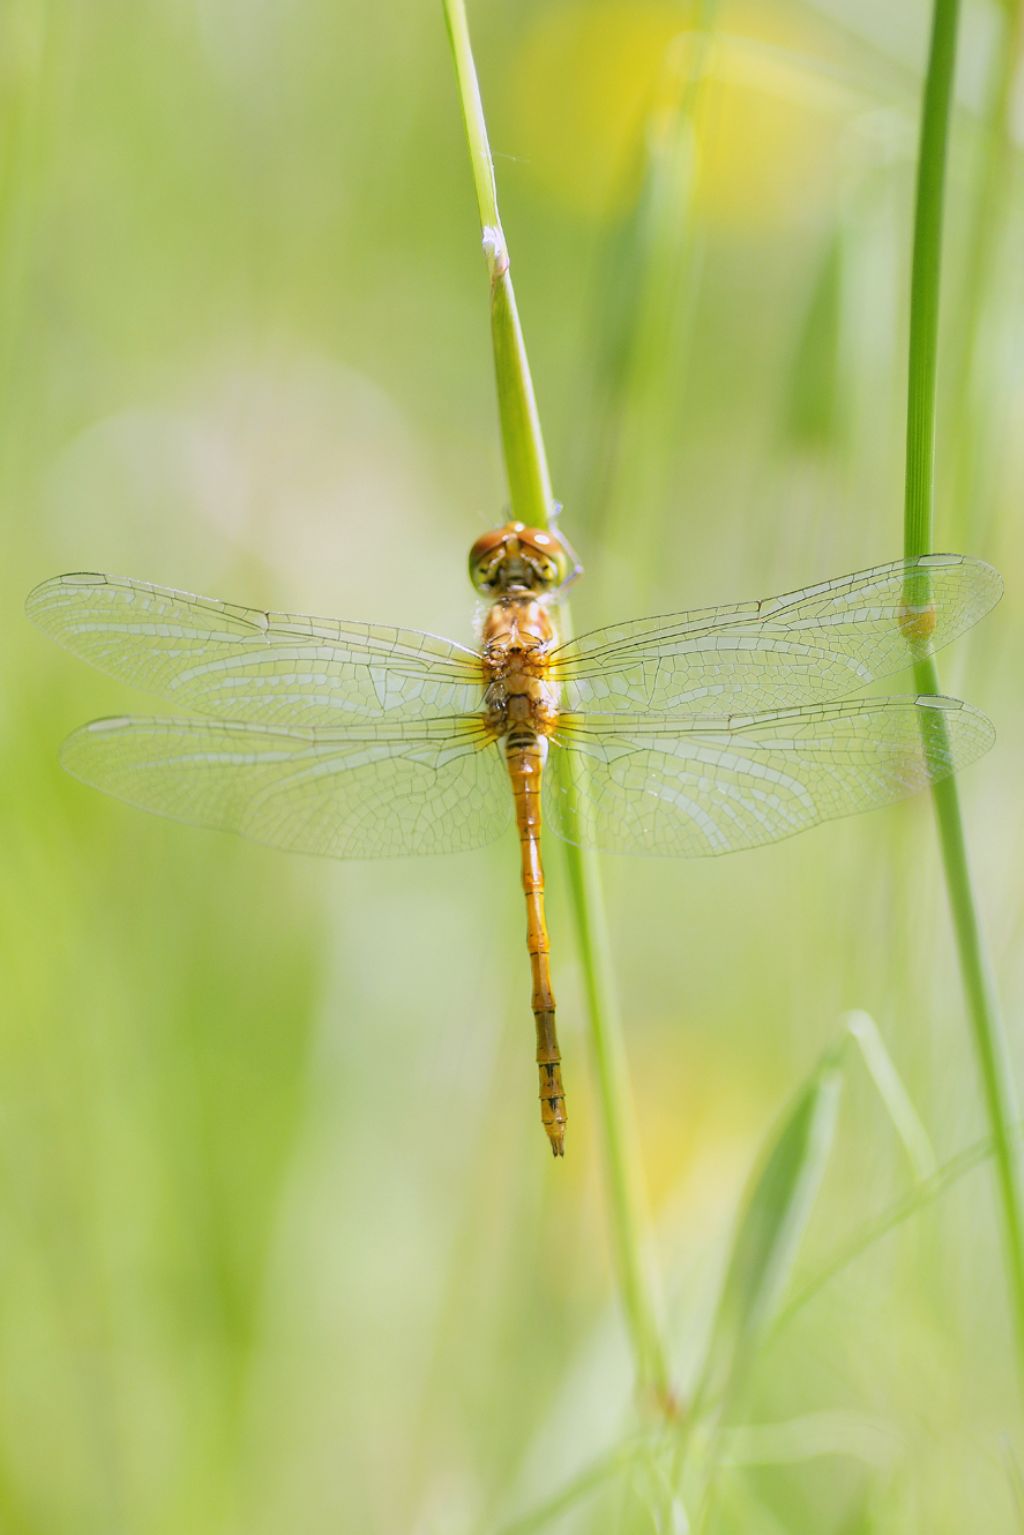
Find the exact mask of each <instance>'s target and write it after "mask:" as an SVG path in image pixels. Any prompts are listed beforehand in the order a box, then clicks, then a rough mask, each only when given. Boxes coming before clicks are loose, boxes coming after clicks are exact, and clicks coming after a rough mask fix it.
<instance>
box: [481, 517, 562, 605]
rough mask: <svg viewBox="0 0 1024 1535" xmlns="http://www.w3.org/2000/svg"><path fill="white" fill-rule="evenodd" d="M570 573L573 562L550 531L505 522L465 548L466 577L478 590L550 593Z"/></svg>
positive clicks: (518, 523)
mask: <svg viewBox="0 0 1024 1535" xmlns="http://www.w3.org/2000/svg"><path fill="white" fill-rule="evenodd" d="M572 573H573V561H572V560H571V559H570V557H569V554H568V552H567V551H566V549H565V548H564V546H563V545H562V542H561V540H560V539H559V538H558V537H557V536H556V535H555V534H554V533H547V532H545V531H544V530H543V529H542V528H528V527H527V526H526V524H525V523H523V522H507V523H506V524H505V526H504V527H503V528H492V530H491V532H490V533H484V534H482V535H481V537H480V538H478V539H477V541H476V543H475V544H474V545H473V547H472V549H471V550H470V551H469V579H470V580H471V581H472V583H473V585H474V586H475V587H476V589H477V591H478V592H482V593H483V595H484V596H485V597H491V596H493V595H494V594H495V593H496V592H511V591H527V592H553V591H555V590H557V588H558V587H560V586H561V585H563V583H564V582H565V581H566V580H568V578H569V577H570V576H571V575H572Z"/></svg>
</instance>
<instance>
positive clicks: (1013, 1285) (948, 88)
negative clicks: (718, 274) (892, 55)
mask: <svg viewBox="0 0 1024 1535" xmlns="http://www.w3.org/2000/svg"><path fill="white" fill-rule="evenodd" d="M959 11H960V5H959V0H935V7H934V11H933V16H932V34H931V46H930V52H929V59H928V70H927V76H926V80H925V90H924V101H923V106H922V113H921V137H920V155H919V159H918V171H917V194H916V203H915V212H914V252H913V265H912V277H911V297H910V358H909V376H908V398H907V473H906V501H905V508H904V544H905V550H906V553H907V555H908V556H911V557H913V556H917V555H921V554H927V553H929V552H930V551H931V549H932V547H933V532H932V530H933V521H934V504H935V406H936V390H935V383H936V365H937V352H938V319H939V287H940V267H941V247H942V222H943V202H944V194H945V181H946V159H947V146H948V139H949V123H950V115H951V107H952V99H953V78H954V69H955V64H956V48H957V29H958V23H959ZM916 679H917V686H918V689H919V691H920V692H922V693H938V692H940V691H941V689H940V686H939V676H938V669H937V667H936V665H935V662H934V660H933V659H931V658H929V659H927V660H924V661H921V662H919V664H918V666H917V668H916ZM934 799H935V810H936V816H937V820H938V830H939V840H940V844H941V848H942V858H943V864H944V868H945V876H946V885H947V888H948V891H949V900H950V906H951V910H952V916H953V925H954V929H955V932H956V942H957V950H958V954H959V960H960V969H961V973H962V976H963V983H964V991H965V995H966V1000H967V1009H968V1014H969V1018H970V1023H971V1037H972V1042H973V1046H974V1054H975V1057H976V1060H977V1064H978V1071H979V1073H980V1076H981V1083H982V1091H983V1095H984V1101H985V1110H986V1114H987V1118H988V1122H989V1127H990V1130H991V1133H992V1140H993V1145H994V1149H995V1166H996V1174H997V1178H998V1185H999V1194H1000V1205H1001V1211H1002V1225H1003V1237H1004V1244H1005V1250H1006V1260H1007V1268H1008V1278H1009V1286H1010V1301H1011V1310H1012V1312H1013V1317H1014V1324H1015V1332H1016V1340H1017V1354H1018V1368H1019V1371H1020V1376H1021V1381H1022V1384H1024V1219H1022V1213H1021V1211H1022V1201H1021V1180H1020V1167H1019V1162H1018V1158H1017V1154H1016V1150H1015V1147H1014V1143H1013V1137H1012V1132H1011V1126H1012V1124H1013V1123H1014V1122H1015V1120H1016V1117H1017V1113H1016V1107H1015V1093H1014V1087H1013V1078H1012V1073H1011V1069H1010V1060H1009V1051H1008V1048H1007V1042H1006V1035H1005V1030H1004V1027H1003V1023H1002V1020H1001V1017H1000V1013H999V1005H998V1000H997V997H996V992H995V986H994V984H993V980H992V974H991V969H990V966H989V962H988V957H987V954H986V951H985V943H984V939H983V936H982V932H981V926H980V923H979V921H978V913H977V905H976V901H975V896H974V890H973V886H972V882H971V875H970V866H969V862H968V857H967V844H966V840H965V837H964V828H963V818H962V815H961V811H960V796H959V791H958V788H957V783H956V779H955V778H949V779H946V780H945V782H943V783H941V784H938V785H936V787H935V790H934Z"/></svg>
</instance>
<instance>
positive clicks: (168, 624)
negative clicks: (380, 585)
mask: <svg viewBox="0 0 1024 1535" xmlns="http://www.w3.org/2000/svg"><path fill="white" fill-rule="evenodd" d="M26 607H27V611H28V615H29V617H30V618H31V619H33V620H34V622H35V623H37V624H38V625H39V627H40V628H41V629H45V630H46V632H47V633H48V634H51V635H52V636H53V638H54V639H55V640H57V641H58V643H59V644H61V645H63V646H65V647H66V649H68V650H70V651H73V652H74V654H75V655H77V656H81V657H82V659H83V660H85V661H88V662H90V663H91V664H92V665H93V666H96V667H98V668H99V670H100V671H103V672H107V673H109V674H110V675H111V676H112V677H116V678H118V680H120V681H122V682H129V683H131V684H133V685H134V686H136V687H140V688H145V689H146V690H148V691H151V692H154V693H162V694H163V695H164V696H165V697H167V698H170V699H173V700H174V702H175V703H176V704H180V705H181V706H182V707H183V708H189V709H197V710H198V711H199V712H200V713H202V714H208V715H215V716H217V717H218V718H221V719H228V720H250V721H255V722H258V723H262V724H270V725H288V726H303V727H309V726H315V727H323V728H327V729H334V728H338V727H344V726H345V725H346V724H347V723H348V722H349V721H352V720H362V719H376V718H379V717H380V716H382V715H390V716H393V717H395V718H401V719H408V720H417V719H427V718H431V717H433V716H437V715H444V714H459V713H463V712H467V713H468V712H471V711H473V710H475V709H479V708H480V705H481V700H482V698H483V694H484V681H483V674H482V670H481V663H480V659H479V657H478V656H477V655H476V654H475V652H474V651H472V650H466V649H463V648H462V647H461V646H459V645H455V644H452V643H451V642H450V641H449V640H442V639H437V638H435V637H434V636H433V635H430V634H421V633H420V632H419V631H418V630H415V629H391V628H387V627H385V626H383V625H377V624H358V623H347V622H345V621H344V620H342V619H336V618H310V617H307V616H306V615H304V614H301V613H265V612H261V611H260V610H259V609H257V608H242V607H236V606H235V605H233V604H232V603H229V602H219V601H217V600H215V599H214V598H211V597H192V596H189V595H188V594H187V593H185V592H175V591H171V590H170V589H168V588H167V587H162V586H151V585H149V584H148V583H147V582H145V581H131V580H128V579H122V578H119V577H115V576H102V575H70V576H57V577H56V578H55V579H54V580H52V581H44V582H43V584H42V585H41V586H37V587H36V589H35V591H33V592H32V593H31V594H30V596H29V598H28V602H27V604H26Z"/></svg>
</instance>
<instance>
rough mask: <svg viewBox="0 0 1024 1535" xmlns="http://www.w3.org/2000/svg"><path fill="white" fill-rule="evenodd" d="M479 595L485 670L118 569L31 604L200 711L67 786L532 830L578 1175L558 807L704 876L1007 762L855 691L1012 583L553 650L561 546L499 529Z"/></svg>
mask: <svg viewBox="0 0 1024 1535" xmlns="http://www.w3.org/2000/svg"><path fill="white" fill-rule="evenodd" d="M469 573H470V577H471V579H472V581H473V584H474V586H475V587H476V589H477V591H478V592H480V593H481V594H482V595H483V596H484V597H486V598H487V599H489V602H490V606H489V607H488V609H487V611H486V614H485V616H484V618H483V623H482V629H481V634H480V643H479V647H478V648H477V649H475V650H472V649H467V648H465V647H464V646H462V645H458V644H455V643H454V642H452V641H450V640H444V639H438V638H436V637H435V636H434V635H431V634H423V633H420V632H418V631H417V630H414V629H395V628H389V627H386V626H383V625H377V624H363V623H350V622H348V621H347V620H344V619H335V618H310V617H306V616H305V615H302V614H288V613H268V612H261V611H260V610H258V609H255V608H243V607H236V606H235V605H234V604H232V603H228V602H219V601H215V600H213V599H211V598H208V597H192V596H189V595H187V594H185V593H183V592H176V591H171V590H169V589H167V588H165V587H160V586H151V585H149V584H148V583H147V582H144V581H132V580H126V579H121V578H117V577H113V576H103V575H66V576H58V577H56V578H55V579H54V580H51V581H45V582H44V583H43V584H42V585H41V586H38V587H36V589H35V591H33V592H32V594H31V595H30V597H29V599H28V605H27V606H28V613H29V616H30V617H31V618H32V619H34V620H35V622H36V623H37V624H38V625H39V626H40V627H41V628H42V629H45V630H46V631H47V632H48V633H49V634H51V635H53V637H54V638H55V639H56V640H58V641H59V642H60V643H61V644H62V645H64V646H66V647H67V649H69V650H71V651H73V652H74V653H75V654H76V655H79V656H81V657H82V658H83V659H84V660H86V661H89V662H91V663H92V664H93V665H94V666H97V667H99V669H100V670H101V671H104V672H108V673H109V674H110V675H112V676H114V677H116V678H118V679H119V680H121V681H123V682H128V683H133V684H137V685H138V686H140V687H142V688H146V689H149V690H151V691H153V692H157V693H162V694H163V695H164V696H165V697H166V698H168V699H170V700H171V701H172V702H173V703H174V704H176V705H180V706H181V707H182V708H184V709H186V710H189V709H190V710H197V711H199V713H200V714H202V715H205V716H206V718H205V719H130V718H117V719H104V720H96V721H94V722H93V723H92V724H89V725H85V726H83V727H82V728H81V729H79V730H76V731H75V732H74V734H73V735H71V736H70V737H69V739H68V740H67V742H66V743H65V745H64V749H63V758H62V760H63V763H64V766H65V767H66V768H67V769H68V770H69V771H70V772H71V773H73V774H74V775H75V777H77V778H80V779H81V780H83V782H85V783H87V784H92V785H93V786H94V787H96V788H98V789H102V790H104V791H105V792H106V793H108V794H113V795H116V796H117V797H118V798H119V799H123V800H126V801H127V802H128V803H129V804H132V805H136V806H139V807H140V808H142V809H144V810H149V811H154V812H155V813H157V814H158V815H165V816H170V817H172V818H173V819H176V820H179V821H187V822H191V823H193V824H196V825H200V826H210V827H219V828H222V829H225V830H230V831H235V832H240V833H242V834H243V835H245V836H247V837H252V838H254V839H255V840H257V841H259V842H265V843H270V844H272V845H273V846H275V847H281V848H287V849H291V850H293V851H298V852H304V853H320V854H326V855H328V856H330V857H335V858H380V857H389V856H398V855H405V854H411V853H442V852H445V853H447V852H456V851H464V850H466V849H469V848H477V847H482V846H483V845H484V844H486V843H488V842H492V841H493V840H494V839H495V838H496V837H498V836H499V835H500V834H501V833H502V832H503V831H504V830H505V828H506V827H507V826H508V824H509V822H510V821H512V820H514V821H515V825H516V828H517V831H518V837H519V844H520V854H521V865H522V884H523V889H524V891H525V894H526V907H527V947H528V949H529V954H530V966H531V973H532V979H533V1001H532V1005H533V1013H534V1019H535V1023H536V1032H537V1064H538V1068H539V1073H540V1101H541V1118H542V1120H543V1124H544V1129H545V1131H546V1132H547V1136H548V1139H549V1142H550V1145H551V1149H552V1152H553V1153H554V1154H555V1155H556V1156H561V1155H562V1154H563V1149H564V1143H565V1124H566V1112H565V1094H564V1091H563V1087H562V1079H561V1062H560V1055H559V1048H558V1038H557V1034H556V1029H555V998H554V993H553V991H552V987H551V974H550V965H549V957H548V954H549V943H548V933H547V925H546V922H545V916H544V872H543V866H542V863H541V851H540V837H541V821H542V807H543V817H544V819H545V821H546V822H547V824H548V825H549V826H551V828H552V829H553V830H554V831H555V833H556V834H557V835H558V836H560V837H562V838H564V839H565V840H567V841H570V842H577V843H579V844H581V845H584V846H587V847H593V848H598V849H602V850H606V851H608V852H616V853H661V854H677V855H682V856H691V857H692V856H697V857H699V856H703V855H715V854H719V853H729V852H734V851H736V850H737V849H740V848H750V847H756V846H758V845H760V844H762V843H768V842H775V841H777V840H778V839H780V838H782V837H787V836H789V835H790V834H791V833H793V832H798V831H803V830H804V829H805V828H807V827H809V826H813V825H815V824H816V823H817V822H819V821H826V820H831V819H833V818H834V817H838V816H845V815H851V814H853V813H854V812H856V811H861V810H870V809H873V808H874V807H876V806H879V805H885V804H889V803H891V802H892V801H895V800H899V799H902V798H903V797H904V796H905V795H908V794H912V793H914V792H915V791H917V790H918V789H921V788H923V787H924V786H925V785H926V784H929V783H935V782H937V781H938V780H939V779H941V778H945V777H946V776H947V775H948V774H950V773H952V772H954V771H955V770H957V769H958V768H961V767H963V766H965V765H966V764H967V763H970V762H973V761H974V760H975V759H976V758H977V757H980V756H981V755H982V753H983V752H985V751H987V750H988V748H989V747H990V746H991V744H992V741H993V739H994V732H993V729H992V726H991V724H990V722H989V721H988V719H986V717H985V716H984V715H983V714H980V713H979V712H978V710H976V709H973V708H971V707H970V706H969V705H967V704H964V703H961V702H960V701H959V700H957V699H953V698H943V697H935V696H924V697H918V698H914V697H896V698H881V697H864V698H853V699H851V698H849V697H848V696H847V695H849V694H851V693H855V692H857V691H858V690H859V689H861V688H863V687H865V686H866V685H867V684H869V683H871V682H872V681H874V679H875V678H877V677H884V676H886V675H888V674H889V673H892V672H896V671H899V670H901V669H903V668H905V667H907V666H909V665H911V664H912V663H913V662H915V661H917V660H920V659H921V658H922V657H923V656H925V655H928V654H930V653H931V652H932V651H933V650H936V649H938V648H939V647H940V646H942V645H945V644H946V643H947V642H948V641H950V640H952V639H954V638H955V637H956V636H957V635H958V634H960V633H962V632H963V631H964V630H965V629H967V628H969V627H970V625H971V624H973V623H975V622H976V621H977V620H978V619H979V618H981V617H982V615H983V614H984V613H986V612H988V610H989V609H990V608H991V607H992V606H993V605H994V603H996V602H997V601H998V599H999V596H1000V594H1001V591H1002V583H1001V580H1000V577H999V575H998V573H997V572H996V571H995V570H993V569H992V567H991V566H989V565H986V564H984V563H983V562H982V561H980V560H973V559H968V558H966V557H965V556H962V555H956V554H936V555H927V556H925V557H923V558H920V559H916V560H909V561H908V560H897V561H895V562H894V563H892V564H889V565H880V566H877V567H876V568H874V569H873V570H865V571H861V572H860V573H858V574H856V575H851V576H842V577H840V578H839V579H838V580H835V581H822V582H820V583H818V584H817V585H814V586H809V587H805V588H804V589H803V590H802V591H797V592H791V593H789V594H788V595H785V596H782V597H770V598H766V599H763V600H762V601H760V602H746V603H741V604H739V605H738V606H734V607H719V608H705V609H702V610H699V611H694V612H689V613H672V614H669V615H667V616H663V617H658V618H643V619H639V620H635V621H633V622H630V623H624V624H617V625H614V626H612V627H611V628H605V629H596V630H593V631H592V632H590V633H589V634H583V635H581V636H579V637H578V638H576V639H571V640H567V641H560V640H559V638H558V635H557V632H556V628H555V620H554V614H553V608H554V606H555V603H556V601H557V599H558V597H559V595H560V594H561V593H562V592H563V591H564V589H565V586H566V585H567V584H568V582H569V581H570V580H572V579H573V578H574V577H575V576H576V575H577V574H579V566H578V565H577V564H576V562H575V558H574V556H573V555H572V553H571V551H570V550H569V547H568V545H567V544H566V543H565V542H564V540H562V539H560V538H559V537H558V535H557V534H555V533H554V532H544V531H542V530H540V529H536V528H527V527H525V526H524V525H523V524H522V523H518V522H514V523H508V524H507V525H506V526H504V527H502V528H498V529H495V530H494V531H492V532H490V533H487V534H485V535H484V536H483V537H482V538H479V539H477V541H476V543H475V544H474V545H473V548H472V550H471V551H470V556H469ZM837 700H839V701H838V702H837ZM542 790H543V792H542Z"/></svg>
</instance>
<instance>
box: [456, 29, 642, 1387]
mask: <svg viewBox="0 0 1024 1535" xmlns="http://www.w3.org/2000/svg"><path fill="white" fill-rule="evenodd" d="M444 10H445V17H446V20H447V23H448V35H449V37H450V39H451V45H452V54H453V56H454V60H455V73H456V77H457V81H458V87H459V98H460V101H461V105H462V114H463V119H464V121H465V127H466V137H467V140H468V143H469V153H470V159H471V161H472V165H473V177H474V181H475V184H476V194H477V204H478V208H479V212H480V224H481V227H482V230H483V247H484V255H485V257H486V260H487V266H488V272H489V275H490V282H491V337H492V341H493V345H494V364H495V374H496V380H497V389H498V410H499V413H500V417H501V435H502V443H503V446H504V453H505V464H506V469H507V473H508V482H509V493H510V497H511V503H512V512H513V515H514V516H515V517H517V518H518V519H520V520H521V521H522V522H525V523H529V524H530V525H531V526H533V527H542V528H546V527H547V526H548V525H549V521H550V518H551V514H552V510H553V507H554V498H553V495H552V489H551V477H550V474H549V472H548V465H547V456H546V454H545V451H544V439H543V435H542V433H541V427H540V417H539V415H538V412H537V402H536V398H535V395H534V392H533V382H532V379H531V375H530V366H529V362H528V359H527V355H526V347H525V344H524V341H523V333H522V327H521V325H520V323H519V313H518V310H517V308H516V301H515V293H514V291H513V288H512V278H511V273H510V270H509V253H508V245H507V243H506V241H505V235H504V232H503V230H502V227H501V219H500V217H499V214H498V199H497V192H496V188H495V180H494V163H493V160H492V157H491V151H490V145H489V143H488V137H487V124H486V120H485V118H484V111H483V104H482V102H481V99H480V87H479V84H478V81H477V75H476V68H475V65H474V63H473V53H472V48H471V45H470V38H469V27H468V23H467V20H466V11H465V4H464V0H444ZM561 619H562V622H561V629H562V632H563V635H564V636H565V637H568V636H569V635H570V634H571V632H572V629H571V618H570V615H569V611H568V605H567V604H563V605H562V613H561ZM570 814H571V810H570ZM567 856H568V866H569V882H570V889H571V893H572V904H573V911H574V915H575V920H576V927H577V933H578V937H579V944H580V953H581V958H582V964H583V976H584V985H585V990H586V998H587V1010H588V1018H589V1024H590V1035H591V1043H592V1048H593V1054H594V1062H595V1070H596V1077H597V1090H598V1105H599V1110H600V1120H601V1127H602V1135H603V1140H604V1149H605V1160H606V1164H607V1169H608V1197H609V1204H610V1209H611V1226H612V1244H613V1249H614V1255H615V1265H616V1271H617V1275H618V1282H619V1288H620V1292H621V1296H622V1305H623V1310H624V1312H625V1316H626V1321H627V1325H628V1328H629V1333H630V1339H631V1343H632V1348H633V1355H634V1361H635V1368H636V1374H637V1384H638V1387H639V1389H640V1392H641V1395H642V1396H646V1397H648V1398H653V1399H654V1400H655V1401H656V1402H657V1403H659V1404H660V1405H661V1406H662V1407H663V1408H665V1409H667V1408H668V1406H669V1404H670V1391H669V1375H668V1366H667V1362H666V1357H665V1351H664V1347H663V1344H662V1341H661V1333H660V1328H659V1325H658V1319H657V1308H656V1306H655V1303H654V1292H653V1285H652V1276H651V1273H650V1269H649V1267H648V1264H647V1259H646V1241H645V1236H644V1229H645V1224H646V1222H645V1219H644V1214H643V1201H642V1198H641V1195H640V1177H639V1167H638V1156H637V1151H636V1141H635V1134H634V1129H633V1120H632V1113H631V1107H630V1103H629V1093H628V1085H627V1074H626V1067H625V1050H624V1046H623V1041H622V1033H621V1027H620V1023H619V1017H618V1010H617V1007H616V1003H615V995H614V991H615V989H614V984H613V981H612V977H611V969H610V962H609V957H608V956H609V948H608V932H607V924H606V921H605V916H604V901H603V898H602V894H601V883H600V873H599V870H598V866H597V861H596V859H595V857H594V855H593V854H592V853H589V852H587V851H586V850H584V849H581V848H578V847H575V846H570V845H567Z"/></svg>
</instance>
